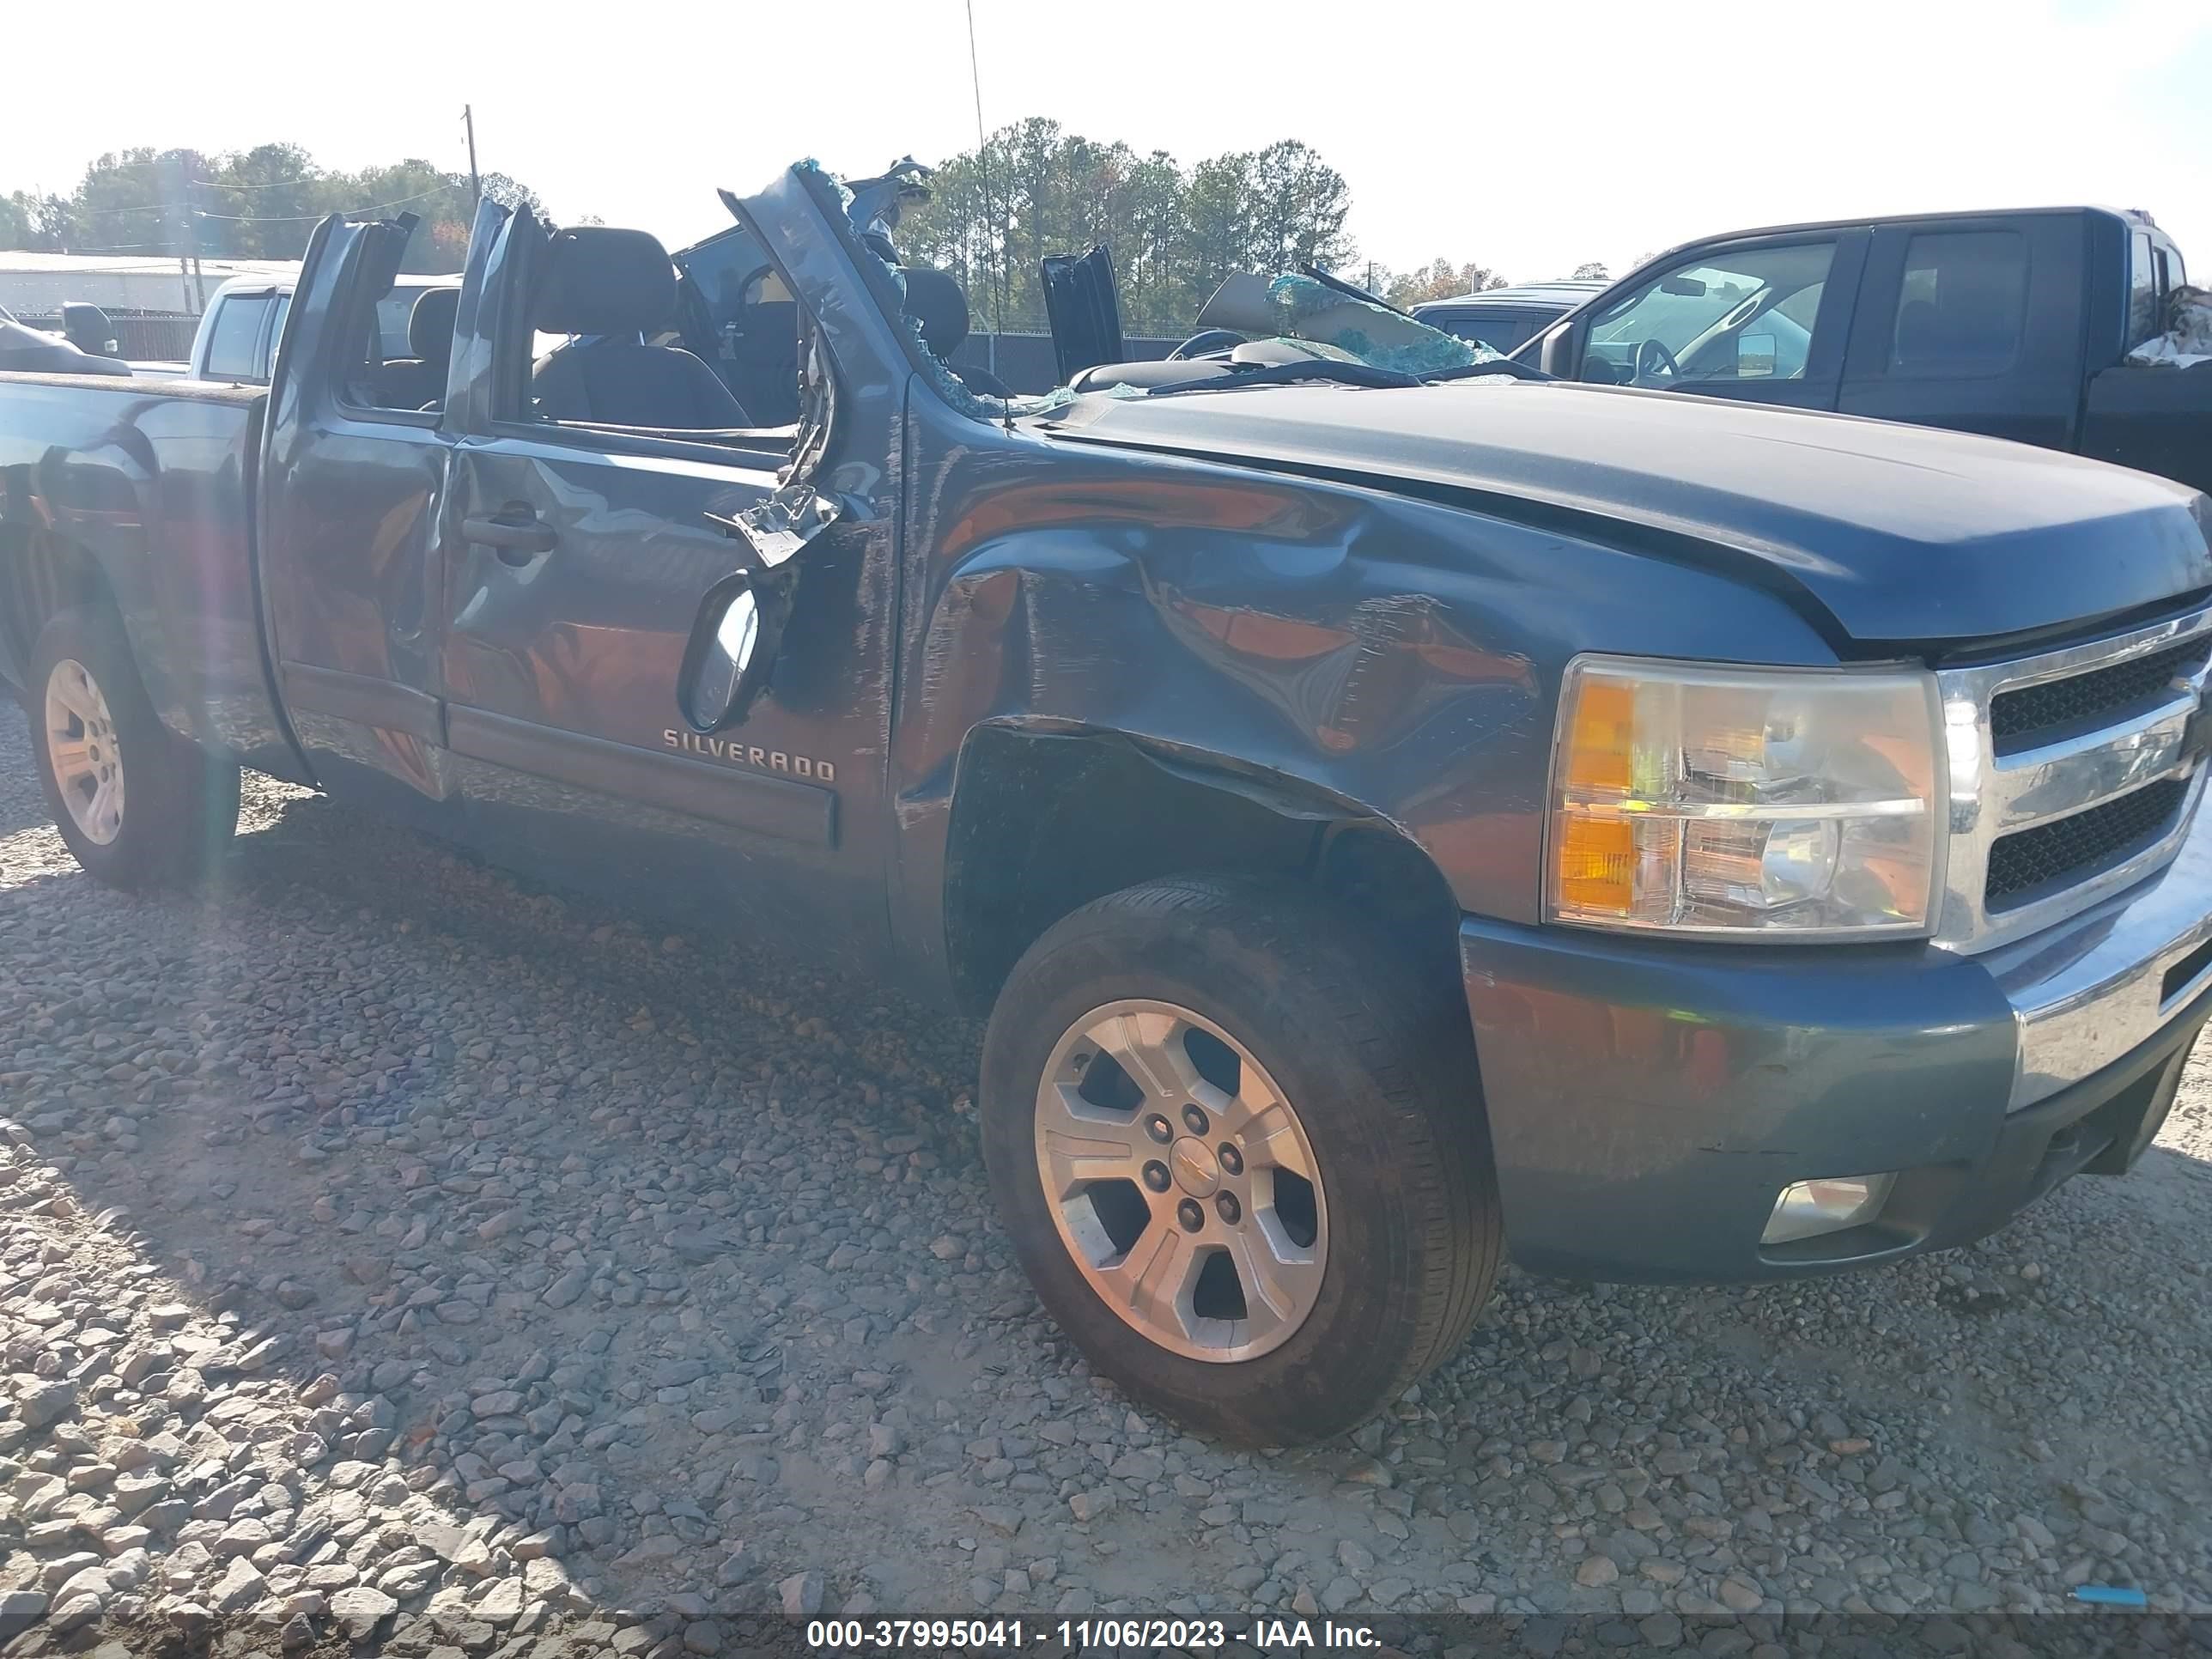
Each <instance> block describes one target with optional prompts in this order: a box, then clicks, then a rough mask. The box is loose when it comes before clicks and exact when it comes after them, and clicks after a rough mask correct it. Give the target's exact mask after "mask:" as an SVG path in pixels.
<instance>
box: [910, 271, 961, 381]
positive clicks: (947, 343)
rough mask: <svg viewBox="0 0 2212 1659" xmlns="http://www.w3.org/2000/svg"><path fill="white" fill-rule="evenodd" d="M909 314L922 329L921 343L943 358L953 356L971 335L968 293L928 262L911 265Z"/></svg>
mask: <svg viewBox="0 0 2212 1659" xmlns="http://www.w3.org/2000/svg"><path fill="white" fill-rule="evenodd" d="M899 275H900V276H903V277H905V278H906V314H907V315H908V316H909V317H911V318H913V319H914V320H915V326H916V327H918V328H920V329H921V343H923V344H924V345H926V346H927V347H928V348H929V349H931V350H932V351H933V352H935V353H936V354H937V355H938V356H939V357H940V358H950V357H951V356H952V354H953V353H954V352H955V351H957V350H958V349H959V348H960V343H961V342H962V341H963V340H964V339H966V338H967V337H968V296H967V295H964V294H963V293H962V292H961V291H960V284H959V283H956V282H954V281H953V280H952V278H951V277H950V276H946V275H945V273H944V272H943V271H941V270H933V269H932V268H931V267H929V266H928V265H907V266H905V267H903V268H902V270H900V272H899Z"/></svg>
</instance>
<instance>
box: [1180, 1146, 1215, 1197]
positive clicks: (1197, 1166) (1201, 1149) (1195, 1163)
mask: <svg viewBox="0 0 2212 1659" xmlns="http://www.w3.org/2000/svg"><path fill="white" fill-rule="evenodd" d="M1168 1160H1169V1162H1170V1164H1173V1165H1174V1167H1175V1178H1176V1186H1178V1187H1180V1188H1182V1189H1183V1191H1185V1192H1187V1193H1188V1194H1190V1195H1191V1196H1192V1197H1193V1198H1204V1197H1206V1195H1207V1194H1210V1193H1212V1191H1213V1189H1214V1188H1216V1187H1218V1186H1219V1185H1220V1184H1221V1160H1220V1159H1218V1158H1216V1157H1215V1156H1214V1155H1213V1148H1212V1147H1211V1146H1207V1145H1206V1143H1205V1142H1204V1141H1202V1140H1200V1139H1199V1138H1198V1137H1197V1136H1195V1135H1185V1136H1183V1138H1182V1139H1180V1140H1178V1141H1176V1144H1175V1149H1174V1151H1172V1152H1170V1153H1169V1154H1168Z"/></svg>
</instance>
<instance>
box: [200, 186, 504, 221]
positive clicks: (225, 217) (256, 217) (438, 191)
mask: <svg viewBox="0 0 2212 1659" xmlns="http://www.w3.org/2000/svg"><path fill="white" fill-rule="evenodd" d="M460 187H461V186H460V185H459V184H458V183H453V184H444V185H438V186H437V187H436V188H435V190H426V191H422V193H421V194H420V195H416V196H403V197H400V198H399V199H398V201H396V202H377V203H374V204H372V205H370V206H368V207H357V208H356V207H349V208H334V209H332V210H331V211H332V212H337V213H381V212H383V211H384V210H385V209H386V208H396V207H405V206H406V205H407V204H409V203H410V202H423V201H428V199H429V198H430V197H433V196H442V195H444V194H445V193H446V192H447V191H449V190H459V189H460ZM191 215H192V217H193V218H195V219H220V220H222V222H224V223H226V224H234V225H315V224H320V223H321V222H323V221H324V220H325V219H327V218H329V217H330V214H329V213H268V214H255V213H204V212H202V211H201V210H199V209H197V208H194V209H192V210H191Z"/></svg>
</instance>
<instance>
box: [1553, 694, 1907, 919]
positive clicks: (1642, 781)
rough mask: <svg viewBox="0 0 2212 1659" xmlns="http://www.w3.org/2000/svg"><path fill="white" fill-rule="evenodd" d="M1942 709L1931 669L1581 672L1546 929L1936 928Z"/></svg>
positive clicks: (1558, 784)
mask: <svg viewBox="0 0 2212 1659" xmlns="http://www.w3.org/2000/svg"><path fill="white" fill-rule="evenodd" d="M1937 711H1938V704H1937V701H1936V682H1935V678H1934V677H1933V676H1932V675H1929V674H1926V673H1923V672H1919V671H1911V670H1882V671H1867V672H1860V671H1852V670H1839V671H1830V670H1816V669H1794V670H1793V669H1756V668H1727V667H1712V668H1707V667H1699V666H1692V665H1688V664H1681V663H1668V662H1650V661H1639V660H1637V659H1632V658H1623V657H1580V658H1577V659H1576V660H1575V661H1574V662H1573V663H1572V664H1571V665H1569V667H1568V669H1567V675H1566V684H1565V688H1564V690H1563V693H1562V696H1561V698H1560V708H1559V737H1558V742H1557V748H1556V751H1555V753H1554V755H1553V762H1552V799H1551V808H1552V812H1551V838H1550V842H1551V844H1550V858H1549V860H1548V863H1547V870H1546V874H1545V886H1546V905H1545V910H1546V914H1547V915H1548V916H1549V917H1550V918H1551V919H1553V920H1554V921H1576V922H1587V923H1594V924H1597V925H1601V926H1604V927H1634V928H1665V929H1668V930H1669V931H1673V932H1678V933H1720V934H1735V933H1758V934H1759V935H1761V936H1762V937H1765V938H1777V937H1787V936H1790V935H1792V934H1817V935H1819V936H1820V937H1823V938H1833V937H1836V936H1838V935H1854V936H1879V935H1899V934H1914V933H1926V932H1928V931H1929V920H1930V906H1931V902H1932V894H1933V891H1934V890H1935V885H1936V871H1937V868H1938V865H1937V855H1938V853H1939V852H1940V850H1941V848H1940V845H1939V842H1940V838H1941V836H1942V813H1941V812H1940V811H1938V810H1937V808H1938V800H1937V796H1936V752H1937V750H1936V732H1937V724H1936V722H1937Z"/></svg>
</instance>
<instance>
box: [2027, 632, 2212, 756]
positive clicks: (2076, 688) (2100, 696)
mask: <svg viewBox="0 0 2212 1659" xmlns="http://www.w3.org/2000/svg"><path fill="white" fill-rule="evenodd" d="M2209 650H2212V641H2208V640H2205V639H2203V638H2198V639H2194V640H2190V641H2185V643H2183V644H2180V645H2177V646H2174V647H2172V648H2171V649H2169V650H2165V651H2154V652H2153V653H2151V654H2150V655H2149V656H2148V657H2137V658H2135V659H2131V660H2130V661H2127V662H2123V663H2117V664H2115V665H2113V666H2112V667H2110V668H2095V669H2092V670H2090V671H2089V672H2087V673H2086V674H2076V675H2075V676H2074V677H2073V678H2071V679H2064V680H2045V681H2044V682H2043V683H2042V684H2039V685H2025V686H2022V687H2021V688H2020V689H2019V690H2015V691H2001V692H1999V693H1998V694H1997V695H1996V696H1995V697H1994V698H1992V699H1991V700H1990V737H1991V738H1994V739H1995V740H1996V751H1997V753H1998V754H2000V755H2009V754H2013V753H2015V752H2017V751H2018V750H2022V749H2027V748H2030V747H2032V746H2033V744H2036V743H2037V742H2039V741H2041V740H2044V739H2045V738H2050V737H2054V736H2057V735H2059V734H2061V733H2063V732H2072V731H2079V730H2081V728H2082V727H2084V726H2091V725H2099V726H2102V725H2108V724H2110V723H2111V722H2112V720H2114V719H2115V718H2117V717H2118V716H2119V715H2122V714H2126V713H2128V712H2129V711H2130V710H2131V709H2134V708H2138V707H2140V706H2143V705H2146V704H2150V703H2154V702H2160V701H2163V700H2164V699H2165V698H2166V697H2169V696H2172V693H2173V686H2174V683H2175V682H2176V681H2178V680H2193V679H2195V678H2197V675H2198V674H2200V673H2202V672H2203V668H2204V658H2205V653H2207V651H2209Z"/></svg>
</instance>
